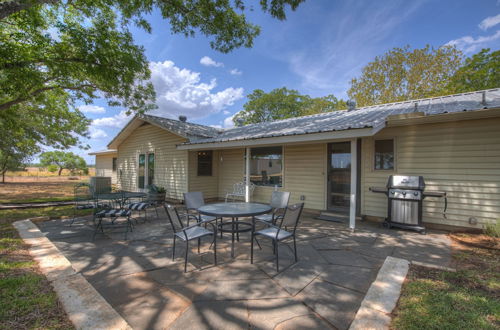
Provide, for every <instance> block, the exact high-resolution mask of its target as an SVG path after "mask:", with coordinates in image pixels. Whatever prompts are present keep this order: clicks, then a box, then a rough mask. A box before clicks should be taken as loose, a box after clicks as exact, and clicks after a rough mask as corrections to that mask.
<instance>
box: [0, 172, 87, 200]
mask: <svg viewBox="0 0 500 330" xmlns="http://www.w3.org/2000/svg"><path fill="white" fill-rule="evenodd" d="M81 178H82V180H69V179H68V177H50V178H43V179H41V178H39V179H35V178H33V177H17V178H16V180H15V182H13V181H10V182H6V183H0V203H9V202H10V203H18V202H37V201H49V200H71V199H72V198H73V188H74V186H75V184H76V183H78V182H81V181H88V177H81Z"/></svg>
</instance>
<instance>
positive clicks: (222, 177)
mask: <svg viewBox="0 0 500 330" xmlns="http://www.w3.org/2000/svg"><path fill="white" fill-rule="evenodd" d="M244 155H245V149H228V150H221V151H219V180H218V182H219V198H224V197H225V196H226V193H227V192H229V191H232V190H233V184H235V183H236V182H241V181H243V177H244V175H245V160H244Z"/></svg>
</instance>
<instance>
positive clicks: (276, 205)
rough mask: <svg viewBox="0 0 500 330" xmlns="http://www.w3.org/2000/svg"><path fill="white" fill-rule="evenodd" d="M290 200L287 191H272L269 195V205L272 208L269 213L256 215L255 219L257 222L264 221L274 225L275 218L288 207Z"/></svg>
mask: <svg viewBox="0 0 500 330" xmlns="http://www.w3.org/2000/svg"><path fill="white" fill-rule="evenodd" d="M289 199H290V193H289V192H287V191H273V193H272V195H271V202H270V203H269V205H270V206H271V207H272V208H273V210H272V212H271V213H266V214H262V215H258V216H256V217H255V219H257V220H259V221H265V222H269V223H272V224H275V223H276V218H277V217H278V216H279V215H280V214H281V213H282V212H283V211H284V210H285V209H286V207H287V206H288V200H289Z"/></svg>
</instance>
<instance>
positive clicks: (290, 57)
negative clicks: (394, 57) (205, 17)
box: [73, 0, 500, 163]
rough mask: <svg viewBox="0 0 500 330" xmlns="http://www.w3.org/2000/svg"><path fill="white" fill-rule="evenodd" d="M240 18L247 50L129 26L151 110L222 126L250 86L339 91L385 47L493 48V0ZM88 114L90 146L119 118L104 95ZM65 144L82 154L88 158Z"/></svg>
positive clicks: (335, 0)
mask: <svg viewBox="0 0 500 330" xmlns="http://www.w3.org/2000/svg"><path fill="white" fill-rule="evenodd" d="M248 18H249V20H250V21H252V22H253V23H255V24H258V25H260V26H261V27H262V33H261V35H260V36H259V37H258V38H257V39H256V40H255V44H254V47H253V48H251V49H237V50H235V51H233V52H232V53H230V54H221V53H219V52H216V51H214V50H212V49H211V48H210V46H209V40H208V39H207V38H205V37H203V36H201V35H200V36H197V37H195V38H185V37H184V36H180V35H172V34H171V32H170V29H169V27H168V24H167V22H166V21H163V20H162V19H161V17H160V15H158V14H157V13H153V14H152V15H151V16H150V22H151V23H152V26H153V32H152V34H147V33H145V32H144V31H142V30H139V29H134V30H133V33H134V37H135V40H136V43H138V44H140V45H143V46H144V48H145V49H146V55H147V57H148V59H149V61H150V62H151V64H150V66H151V70H152V82H153V84H154V86H155V89H156V92H157V96H158V99H157V104H158V106H159V109H158V110H155V112H154V113H152V114H157V115H161V116H166V117H170V118H177V117H178V116H179V115H181V114H184V115H186V116H187V117H188V121H192V122H196V123H200V124H205V125H214V126H217V127H222V128H224V127H229V126H230V125H231V118H230V117H231V116H232V115H234V114H235V113H237V112H238V111H240V110H241V109H242V108H243V104H244V103H245V101H246V98H245V96H246V95H247V94H249V93H251V92H252V91H253V90H254V89H257V88H259V89H263V90H265V91H270V90H272V89H274V88H278V87H283V86H286V87H288V88H293V89H297V90H299V91H300V92H301V93H304V94H309V95H311V96H324V95H328V94H334V95H336V96H338V97H342V98H346V91H347V89H348V88H349V81H350V79H351V78H353V77H355V76H357V75H359V73H360V70H361V68H362V67H363V66H364V65H366V64H367V63H368V62H369V61H371V60H373V58H374V57H375V56H377V55H382V54H384V53H385V52H386V51H387V50H389V49H391V48H393V47H400V46H404V45H407V44H408V45H410V46H411V47H414V48H421V47H424V46H425V45H426V44H430V45H432V46H434V47H440V46H442V45H445V44H450V43H451V44H454V45H456V46H457V47H458V48H460V49H462V50H463V51H464V52H465V53H466V54H467V55H471V54H473V53H475V52H477V51H479V50H480V49H481V48H484V47H489V48H492V49H500V0H470V1H465V0H464V1H461V0H439V1H438V0H415V1H408V0H406V1H404V0H401V1H398V0H377V1H369V0H364V1H362V0H342V1H341V0H306V2H305V3H303V4H302V5H301V6H299V8H298V9H297V10H296V11H295V12H290V13H289V14H288V19H287V20H286V21H278V20H274V19H272V18H270V16H269V15H267V14H264V13H262V12H261V11H260V10H258V9H257V6H256V7H255V11H253V12H249V13H248ZM81 109H82V110H83V111H84V112H85V114H86V115H87V117H89V118H91V119H93V120H94V121H93V123H92V125H91V127H90V133H91V136H92V138H91V139H89V141H88V143H89V144H90V146H91V151H97V150H103V149H106V145H107V143H108V142H109V141H110V140H111V139H112V138H113V137H114V136H115V135H116V134H117V133H118V131H119V130H120V129H121V128H122V127H123V126H124V125H125V124H126V123H127V122H128V120H129V119H130V118H128V117H127V116H126V115H125V114H124V109H120V108H111V107H108V106H107V105H106V102H105V101H104V100H96V101H95V102H94V104H93V105H90V106H84V107H82V108H81ZM73 151H74V152H76V153H78V154H80V155H82V156H84V157H85V158H86V160H87V161H88V162H89V163H93V162H94V160H93V157H90V156H88V155H87V152H88V151H82V150H79V149H77V148H75V149H74V150H73Z"/></svg>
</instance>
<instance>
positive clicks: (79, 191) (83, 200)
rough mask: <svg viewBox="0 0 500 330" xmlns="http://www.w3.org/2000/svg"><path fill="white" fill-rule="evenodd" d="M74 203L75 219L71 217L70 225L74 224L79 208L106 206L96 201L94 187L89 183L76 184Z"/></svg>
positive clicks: (88, 208)
mask: <svg viewBox="0 0 500 330" xmlns="http://www.w3.org/2000/svg"><path fill="white" fill-rule="evenodd" d="M73 205H74V207H73V219H71V223H70V224H69V225H70V226H72V225H73V223H74V222H75V219H76V212H77V211H78V210H96V209H98V208H99V207H102V206H104V205H99V204H97V203H95V201H94V199H93V197H92V187H91V186H90V185H89V184H88V183H79V184H77V185H75V188H74V204H73ZM94 214H95V212H94Z"/></svg>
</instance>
